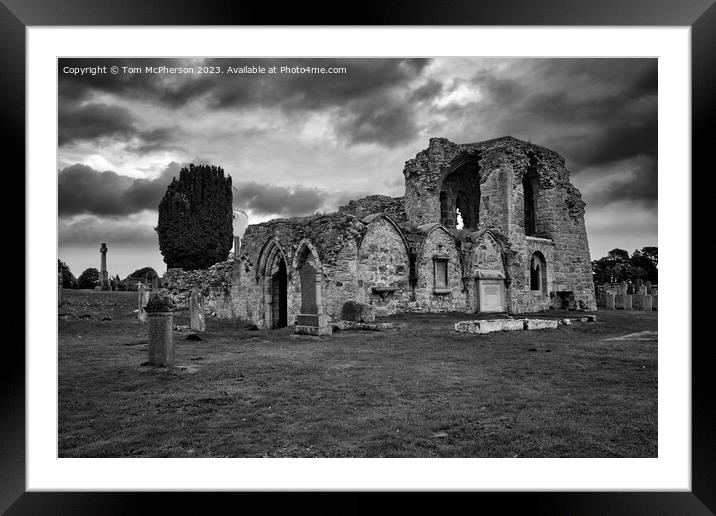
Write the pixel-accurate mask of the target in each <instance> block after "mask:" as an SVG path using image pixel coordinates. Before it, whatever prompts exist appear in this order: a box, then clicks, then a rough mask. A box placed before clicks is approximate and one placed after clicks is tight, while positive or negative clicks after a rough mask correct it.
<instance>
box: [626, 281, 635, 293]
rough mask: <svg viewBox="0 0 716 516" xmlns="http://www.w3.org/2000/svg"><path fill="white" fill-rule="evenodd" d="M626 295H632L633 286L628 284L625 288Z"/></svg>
mask: <svg viewBox="0 0 716 516" xmlns="http://www.w3.org/2000/svg"><path fill="white" fill-rule="evenodd" d="M627 294H629V295H630V296H631V295H634V285H633V284H631V283H629V286H627Z"/></svg>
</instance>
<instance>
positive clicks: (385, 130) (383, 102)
mask: <svg viewBox="0 0 716 516" xmlns="http://www.w3.org/2000/svg"><path fill="white" fill-rule="evenodd" d="M335 132H336V135H337V136H338V137H339V138H341V139H343V140H345V141H348V142H350V143H374V144H380V145H382V146H384V147H396V146H398V145H400V144H403V143H406V142H409V141H411V140H413V139H415V136H416V135H417V133H418V126H417V123H416V121H415V113H414V111H413V110H412V109H411V108H410V106H409V105H407V104H406V103H405V102H404V101H403V100H402V99H376V98H374V99H369V100H365V101H363V102H360V103H355V104H351V105H349V106H348V107H347V108H346V109H344V110H341V112H340V115H339V117H338V120H337V122H336V125H335Z"/></svg>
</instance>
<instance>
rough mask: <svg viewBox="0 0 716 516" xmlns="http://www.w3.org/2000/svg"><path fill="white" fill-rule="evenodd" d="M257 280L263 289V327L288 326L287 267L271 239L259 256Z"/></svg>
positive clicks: (271, 328)
mask: <svg viewBox="0 0 716 516" xmlns="http://www.w3.org/2000/svg"><path fill="white" fill-rule="evenodd" d="M258 265H259V266H258V267H257V274H258V278H257V279H258V281H259V284H260V285H261V287H262V289H263V298H264V327H265V328H267V329H270V330H274V329H278V328H285V327H286V326H288V267H287V265H286V256H285V254H284V252H283V249H281V246H280V245H279V244H278V242H276V240H274V239H271V240H269V241H268V242H267V243H266V244H265V245H264V248H263V249H262V251H261V254H260V256H259V264H258Z"/></svg>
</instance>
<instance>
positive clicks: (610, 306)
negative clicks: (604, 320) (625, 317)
mask: <svg viewBox="0 0 716 516" xmlns="http://www.w3.org/2000/svg"><path fill="white" fill-rule="evenodd" d="M604 308H606V309H607V310H615V307H614V294H606V295H605V296H604Z"/></svg>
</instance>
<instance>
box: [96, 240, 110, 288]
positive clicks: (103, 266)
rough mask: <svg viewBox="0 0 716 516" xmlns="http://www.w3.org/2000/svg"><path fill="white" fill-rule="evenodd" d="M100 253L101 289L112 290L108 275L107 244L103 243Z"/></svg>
mask: <svg viewBox="0 0 716 516" xmlns="http://www.w3.org/2000/svg"><path fill="white" fill-rule="evenodd" d="M99 252H100V254H101V259H100V268H99V288H100V290H112V287H111V286H110V284H109V274H108V273H107V244H106V243H104V242H102V245H100V246H99Z"/></svg>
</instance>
